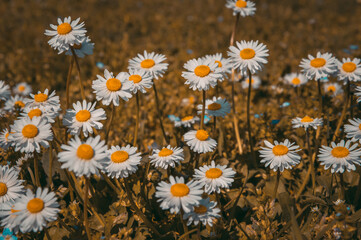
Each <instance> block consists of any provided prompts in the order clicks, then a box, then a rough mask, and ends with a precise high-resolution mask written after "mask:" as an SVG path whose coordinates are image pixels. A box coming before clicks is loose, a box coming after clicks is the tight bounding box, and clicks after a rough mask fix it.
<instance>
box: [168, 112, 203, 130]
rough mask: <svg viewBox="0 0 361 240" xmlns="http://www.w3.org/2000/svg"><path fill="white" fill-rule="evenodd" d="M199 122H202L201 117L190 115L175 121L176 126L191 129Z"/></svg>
mask: <svg viewBox="0 0 361 240" xmlns="http://www.w3.org/2000/svg"><path fill="white" fill-rule="evenodd" d="M199 120H200V119H199V117H197V116H192V115H189V116H185V117H183V118H177V119H174V126H176V127H186V128H189V127H192V125H193V124H195V123H196V122H198V121H199Z"/></svg>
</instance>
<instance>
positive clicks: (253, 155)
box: [247, 69, 257, 167]
mask: <svg viewBox="0 0 361 240" xmlns="http://www.w3.org/2000/svg"><path fill="white" fill-rule="evenodd" d="M248 80H249V83H248V95H247V96H248V97H247V127H248V138H249V146H250V148H251V155H252V161H253V165H254V166H255V167H256V166H257V162H256V155H255V152H254V150H253V140H252V131H251V130H252V128H251V119H250V106H251V90H252V73H251V71H250V70H249V69H248Z"/></svg>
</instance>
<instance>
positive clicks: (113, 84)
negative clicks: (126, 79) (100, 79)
mask: <svg viewBox="0 0 361 240" xmlns="http://www.w3.org/2000/svg"><path fill="white" fill-rule="evenodd" d="M106 85H107V88H108V90H109V91H112V92H115V91H118V90H119V89H120V88H121V87H122V83H121V82H120V80H119V79H116V78H109V79H108V80H107V83H106Z"/></svg>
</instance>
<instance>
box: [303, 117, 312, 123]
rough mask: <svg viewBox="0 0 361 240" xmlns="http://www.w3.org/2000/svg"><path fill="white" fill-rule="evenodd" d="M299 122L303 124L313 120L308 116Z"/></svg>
mask: <svg viewBox="0 0 361 240" xmlns="http://www.w3.org/2000/svg"><path fill="white" fill-rule="evenodd" d="M301 122H303V123H309V122H313V118H310V117H309V116H306V117H304V118H302V119H301Z"/></svg>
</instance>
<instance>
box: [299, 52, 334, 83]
mask: <svg viewBox="0 0 361 240" xmlns="http://www.w3.org/2000/svg"><path fill="white" fill-rule="evenodd" d="M300 67H301V68H302V72H303V73H304V74H305V75H306V77H307V78H308V79H310V80H319V79H321V78H324V77H328V76H329V75H331V74H333V73H334V72H336V71H337V68H336V59H335V57H333V56H332V54H331V53H320V52H318V53H317V55H316V57H313V56H312V55H308V58H304V59H302V61H301V63H300Z"/></svg>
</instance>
